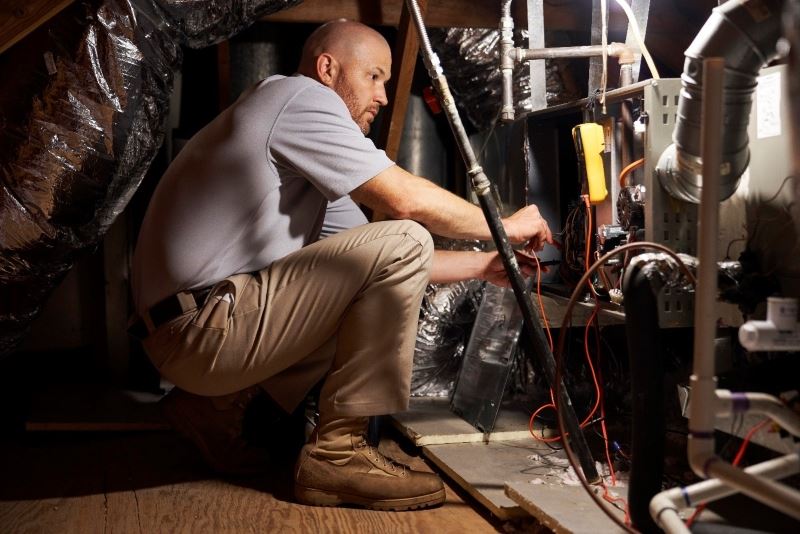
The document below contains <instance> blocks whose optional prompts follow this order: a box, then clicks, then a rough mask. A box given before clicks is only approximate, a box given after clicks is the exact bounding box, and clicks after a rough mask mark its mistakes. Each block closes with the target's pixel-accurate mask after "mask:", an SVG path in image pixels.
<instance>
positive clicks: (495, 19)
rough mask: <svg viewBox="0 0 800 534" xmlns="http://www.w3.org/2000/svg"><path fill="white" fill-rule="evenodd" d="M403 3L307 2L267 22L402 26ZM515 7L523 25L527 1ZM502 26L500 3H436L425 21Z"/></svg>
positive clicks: (435, 24) (400, 0) (495, 0)
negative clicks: (343, 20) (340, 21)
mask: <svg viewBox="0 0 800 534" xmlns="http://www.w3.org/2000/svg"><path fill="white" fill-rule="evenodd" d="M575 1H578V0H575ZM403 4H405V2H404V0H381V1H375V0H305V1H304V2H303V3H302V4H300V5H298V6H295V7H292V8H289V9H284V10H282V11H279V12H278V13H274V14H272V15H267V16H266V17H264V20H269V21H273V22H309V23H321V22H327V21H329V20H333V19H338V18H346V19H349V20H357V21H359V22H363V23H364V24H369V25H373V26H399V24H400V15H401V13H402V11H403V9H404V8H403ZM513 8H514V17H515V19H517V20H518V21H520V24H523V23H524V21H525V15H524V11H525V2H524V1H521V0H518V1H517V2H514V4H513ZM499 23H500V0H491V1H486V0H481V1H477V2H476V1H475V0H437V1H436V2H431V3H430V5H429V7H428V14H427V16H426V18H425V24H426V25H427V26H428V27H431V28H441V27H450V26H458V27H464V28H470V27H473V28H497V27H498V25H499ZM520 27H524V26H520Z"/></svg>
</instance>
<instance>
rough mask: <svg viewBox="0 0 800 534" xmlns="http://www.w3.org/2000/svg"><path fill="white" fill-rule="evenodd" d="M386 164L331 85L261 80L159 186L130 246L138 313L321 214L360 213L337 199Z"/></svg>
mask: <svg viewBox="0 0 800 534" xmlns="http://www.w3.org/2000/svg"><path fill="white" fill-rule="evenodd" d="M392 165H394V163H393V162H392V160H390V159H389V158H388V157H387V156H386V154H385V152H383V151H382V150H379V149H377V148H376V147H375V145H374V144H373V143H372V141H371V140H370V139H368V138H366V137H365V136H364V134H363V133H362V132H361V130H360V129H359V128H358V126H357V125H356V123H355V122H354V121H353V119H352V118H351V117H350V113H349V112H348V110H347V106H346V105H345V104H344V101H342V99H341V98H340V97H339V95H337V94H336V93H335V92H334V91H333V90H331V89H329V88H328V87H325V86H324V85H322V84H320V83H319V82H317V81H315V80H312V79H310V78H307V77H305V76H299V75H296V76H290V77H285V76H272V77H270V78H268V79H266V80H264V81H262V82H260V83H259V84H258V85H256V86H255V87H254V88H252V89H251V90H250V91H248V92H247V93H246V94H244V95H242V96H241V97H240V98H239V99H238V100H237V101H236V102H235V103H234V104H233V105H232V106H231V107H230V108H228V109H227V110H225V111H224V112H223V113H222V114H220V115H219V116H218V117H217V118H216V119H214V120H213V121H212V122H211V123H210V124H208V125H207V126H206V127H205V128H203V129H202V130H201V131H200V132H198V133H197V134H196V135H195V136H194V137H193V138H192V139H191V140H190V141H189V142H188V143H187V144H186V146H185V147H184V148H183V149H182V150H181V152H180V153H179V154H178V156H177V157H176V158H175V160H174V161H173V162H172V164H171V165H170V167H169V168H168V169H167V172H166V173H165V175H164V176H163V178H162V179H161V181H160V182H159V184H158V187H157V188H156V191H155V193H154V195H153V198H152V199H151V201H150V205H149V206H148V209H147V213H146V215H145V218H144V221H143V223H142V227H141V230H140V235H139V240H138V242H137V246H136V251H135V254H134V260H133V272H132V287H133V297H134V301H135V304H136V308H137V310H138V311H139V312H140V313H142V312H143V311H144V310H146V309H148V308H149V307H150V306H152V305H153V304H155V303H156V302H158V301H159V300H161V299H163V298H165V297H167V296H169V295H171V294H174V293H177V292H178V291H181V290H185V289H193V288H199V287H205V286H209V285H212V284H214V283H216V282H218V281H220V280H222V279H224V278H226V277H228V276H231V275H234V274H238V273H244V272H253V271H257V270H261V269H264V268H266V267H267V266H268V265H269V264H270V263H272V262H273V261H275V260H277V259H279V258H282V257H284V256H286V255H287V254H290V253H291V252H294V251H296V250H298V249H300V248H302V247H303V246H305V245H307V244H309V243H312V242H314V241H316V240H317V239H318V238H319V237H320V231H321V229H322V227H323V222H325V223H326V233H330V232H331V231H336V230H335V229H336V228H338V229H342V227H344V226H352V225H353V224H355V223H356V222H358V221H363V220H364V219H363V217H362V218H360V219H359V217H358V215H357V214H356V213H355V211H354V210H353V208H354V205H353V204H352V201H350V199H349V198H345V197H347V195H348V194H349V193H350V191H352V190H353V189H355V188H356V187H358V186H360V185H361V184H363V183H364V182H366V181H367V180H369V179H370V178H372V177H374V176H376V175H377V174H379V173H380V172H382V171H383V170H385V169H387V168H389V167H391V166H392ZM329 206H330V207H331V213H330V214H328V216H327V217H326V212H327V211H328V209H329ZM342 214H344V216H343V215H342ZM330 228H333V229H334V230H330Z"/></svg>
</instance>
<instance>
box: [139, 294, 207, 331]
mask: <svg viewBox="0 0 800 534" xmlns="http://www.w3.org/2000/svg"><path fill="white" fill-rule="evenodd" d="M211 289H212V287H204V288H202V289H192V290H189V291H181V292H180V293H177V294H175V295H170V296H169V297H167V298H165V299H164V300H161V301H159V302H157V303H156V304H154V305H153V306H152V307H151V308H150V309H149V310H147V312H146V315H147V316H148V317H149V318H150V322H151V323H152V325H153V329H156V328H158V327H159V326H161V325H163V324H165V323H168V322H170V321H172V320H173V319H175V318H176V317H180V316H181V315H183V314H184V313H186V312H189V311H192V310H195V309H197V308H199V307H200V306H202V305H203V303H205V301H206V297H208V294H209V293H211ZM150 332H151V330H150V329H149V328H148V327H147V322H146V321H145V319H144V318H142V317H136V320H135V321H133V322H132V323H131V325H130V326H129V327H128V333H129V334H130V335H132V336H133V337H136V338H138V339H144V338H146V337H147V336H148V335H149V334H150Z"/></svg>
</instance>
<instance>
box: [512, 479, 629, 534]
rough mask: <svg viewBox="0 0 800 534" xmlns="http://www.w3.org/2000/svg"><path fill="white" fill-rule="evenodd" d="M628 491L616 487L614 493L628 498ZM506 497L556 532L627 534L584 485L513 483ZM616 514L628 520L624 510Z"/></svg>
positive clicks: (617, 511)
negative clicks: (619, 533) (593, 498)
mask: <svg viewBox="0 0 800 534" xmlns="http://www.w3.org/2000/svg"><path fill="white" fill-rule="evenodd" d="M625 490H626V488H614V493H616V494H618V495H620V496H621V497H623V498H625V497H627V492H626V491H625ZM505 491H506V495H508V497H509V498H510V499H511V500H512V501H514V502H515V503H517V504H519V506H520V507H521V508H522V509H523V510H525V511H526V512H528V513H530V514H531V515H532V516H533V517H535V518H536V519H537V520H538V521H539V522H540V523H541V524H542V525H544V526H546V527H547V528H549V529H551V530H552V531H553V532H556V533H559V534H560V533H571V534H599V533H604V532H608V533H616V532H625V531H624V530H623V529H622V528H621V527H620V526H619V525H617V524H616V523H614V522H613V521H612V520H611V519H610V518H609V517H608V516H606V514H605V512H603V511H602V510H601V509H600V508H599V507H598V505H597V504H595V502H594V501H593V500H592V498H591V497H590V496H589V494H588V493H586V490H584V489H583V487H582V486H565V485H558V484H530V483H526V482H509V483H507V484H506V489H505ZM613 513H615V515H617V516H618V517H619V519H620V520H621V521H624V519H625V514H624V513H623V512H622V511H620V510H615V511H614V512H613Z"/></svg>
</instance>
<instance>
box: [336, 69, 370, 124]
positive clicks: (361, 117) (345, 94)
mask: <svg viewBox="0 0 800 534" xmlns="http://www.w3.org/2000/svg"><path fill="white" fill-rule="evenodd" d="M333 90H334V91H336V93H337V94H338V95H339V96H340V97H341V99H342V100H344V104H345V106H347V110H348V111H349V112H350V117H351V118H352V119H353V122H355V123H356V126H358V128H359V129H360V130H361V133H363V134H364V135H367V134H369V131H370V129H371V124H370V122H369V121H368V120H367V118H366V117H365V115H367V114H368V113H367V110H366V109H361V110H359V109H358V99H357V98H356V95H355V94H354V93H353V91H352V90H351V89H350V86H349V85H348V84H347V82H345V81H344V80H342V81H337V83H335V84H334V86H333Z"/></svg>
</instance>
